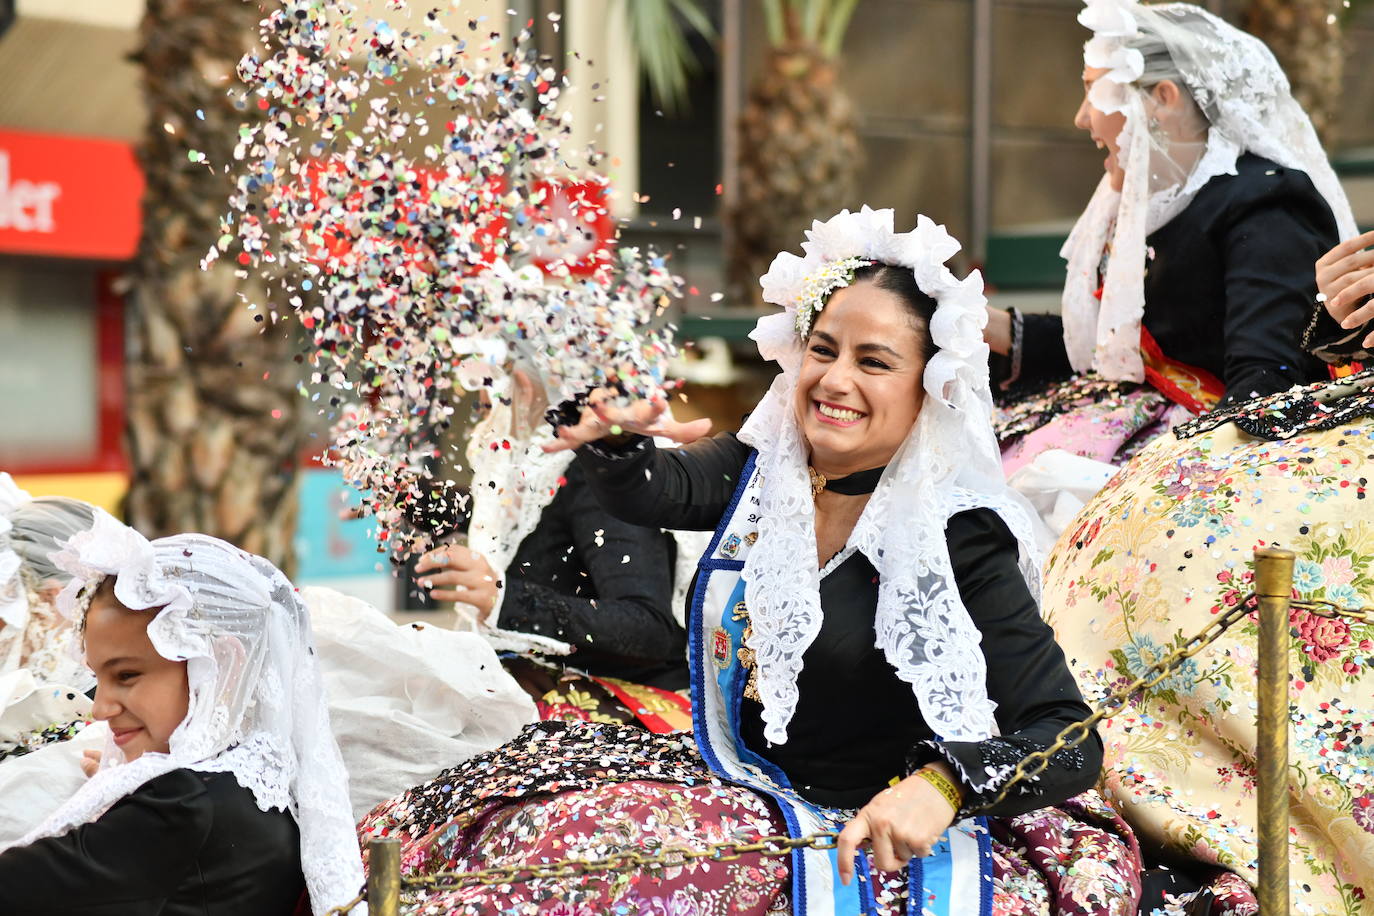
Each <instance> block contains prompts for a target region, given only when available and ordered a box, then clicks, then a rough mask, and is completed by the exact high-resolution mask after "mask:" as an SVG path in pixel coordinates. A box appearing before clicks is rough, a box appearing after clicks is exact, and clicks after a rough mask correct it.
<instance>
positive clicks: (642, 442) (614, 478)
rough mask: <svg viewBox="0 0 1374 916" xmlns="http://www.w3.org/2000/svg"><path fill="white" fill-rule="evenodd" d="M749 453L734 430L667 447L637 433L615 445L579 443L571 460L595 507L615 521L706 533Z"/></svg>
mask: <svg viewBox="0 0 1374 916" xmlns="http://www.w3.org/2000/svg"><path fill="white" fill-rule="evenodd" d="M749 452H750V449H749V446H747V445H745V444H744V443H743V442H741V441H739V439H738V438H737V437H736V436H735V434H734V433H720V434H719V435H716V436H712V437H710V438H709V439H698V440H697V441H696V442H693V443H691V444H690V445H684V446H682V447H681V448H668V449H660V448H655V447H654V443H653V440H651V439H645V438H643V437H642V436H641V437H636V438H634V439H631V440H630V441H629V442H627V443H626V444H625V445H623V446H620V447H617V448H610V447H607V446H605V445H598V444H596V443H593V444H591V445H584V446H583V447H582V448H580V449H578V450H577V461H578V464H580V465H581V466H582V468H583V470H585V471H586V473H587V481H588V483H589V484H590V485H591V488H592V490H593V492H595V493H596V497H597V499H598V500H599V501H600V502H601V505H602V506H604V507H605V508H606V511H608V512H610V513H611V514H612V515H614V516H615V517H616V518H618V519H620V520H621V521H624V522H629V523H630V524H632V525H644V526H645V527H650V528H675V529H679V530H684V531H712V530H714V529H715V527H716V526H717V525H718V524H720V518H721V516H722V515H724V514H725V510H726V509H727V508H728V507H729V505H730V498H731V497H732V496H733V495H734V493H735V488H736V487H737V486H738V485H739V478H740V472H741V471H743V470H744V464H745V462H746V461H747V460H748V459H749Z"/></svg>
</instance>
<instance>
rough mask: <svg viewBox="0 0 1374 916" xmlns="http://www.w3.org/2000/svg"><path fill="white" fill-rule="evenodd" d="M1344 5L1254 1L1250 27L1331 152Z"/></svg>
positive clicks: (1325, 0) (1326, 0)
mask: <svg viewBox="0 0 1374 916" xmlns="http://www.w3.org/2000/svg"><path fill="white" fill-rule="evenodd" d="M1343 12H1344V7H1343V6H1342V4H1341V0H1250V3H1249V6H1248V7H1247V9H1246V11H1245V28H1246V30H1247V31H1249V32H1250V33H1251V34H1252V35H1255V36H1258V37H1259V38H1260V39H1262V40H1263V41H1264V43H1265V44H1267V45H1269V48H1270V50H1272V51H1273V52H1274V56H1275V57H1277V58H1278V60H1279V64H1280V65H1282V67H1283V71H1284V72H1285V73H1287V74H1288V80H1289V82H1291V83H1292V84H1293V96H1294V98H1296V99H1297V100H1298V103H1299V104H1300V105H1302V107H1303V108H1305V109H1306V110H1307V113H1308V115H1309V116H1310V117H1311V118H1312V123H1313V125H1314V126H1315V127H1316V128H1317V135H1318V136H1320V137H1321V138H1322V142H1323V143H1325V144H1326V146H1327V148H1328V149H1330V148H1331V145H1332V143H1333V141H1334V140H1335V132H1336V125H1337V123H1338V120H1339V115H1340V99H1341V77H1342V75H1343V74H1344V71H1345V48H1344V41H1343V36H1342V30H1341V16H1342V14H1343Z"/></svg>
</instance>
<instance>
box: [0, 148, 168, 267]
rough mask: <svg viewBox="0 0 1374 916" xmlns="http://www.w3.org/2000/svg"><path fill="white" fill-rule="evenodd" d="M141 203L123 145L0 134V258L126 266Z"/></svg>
mask: <svg viewBox="0 0 1374 916" xmlns="http://www.w3.org/2000/svg"><path fill="white" fill-rule="evenodd" d="M142 198H143V173H142V172H140V171H139V168H138V163H137V161H136V160H135V159H134V151H133V147H131V146H130V145H129V144H127V143H120V142H117V141H114V140H92V139H88V138H84V137H62V136H57V135H54V134H31V133H20V132H17V131H0V252H4V253H8V254H34V255H48V256H53V257H64V258H90V259H93V260H109V261H125V260H128V259H129V258H132V257H133V255H134V252H135V250H137V248H138V235H139V229H140V227H141V225H142V222H141V211H140V206H141V203H142Z"/></svg>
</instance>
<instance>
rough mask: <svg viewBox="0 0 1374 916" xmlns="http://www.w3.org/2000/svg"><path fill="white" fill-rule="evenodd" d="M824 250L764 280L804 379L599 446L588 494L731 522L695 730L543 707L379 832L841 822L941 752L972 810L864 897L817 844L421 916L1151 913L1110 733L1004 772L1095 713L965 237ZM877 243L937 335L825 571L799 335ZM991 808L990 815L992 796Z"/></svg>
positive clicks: (477, 856)
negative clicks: (914, 292)
mask: <svg viewBox="0 0 1374 916" xmlns="http://www.w3.org/2000/svg"><path fill="white" fill-rule="evenodd" d="M804 248H805V249H806V250H807V252H808V255H807V259H800V258H792V262H795V263H792V262H789V261H788V260H787V258H789V257H790V256H780V258H779V262H778V263H775V266H774V270H773V271H770V274H769V276H767V277H765V278H764V289H765V295H766V296H767V297H768V298H770V301H776V302H779V303H780V304H783V305H784V306H785V307H786V308H787V311H786V312H785V313H784V314H781V315H775V316H769V317H768V318H765V319H763V320H761V321H760V324H759V328H758V330H757V331H756V332H755V339H756V340H758V341H759V343H760V350H761V352H763V354H764V355H765V356H766V357H769V358H773V359H777V360H778V361H779V363H780V364H781V365H782V367H783V373H782V375H781V376H780V377H779V379H778V380H777V381H776V382H775V385H774V389H773V390H772V391H771V392H770V393H769V395H768V396H767V397H766V398H765V399H764V401H763V402H762V403H761V404H760V405H759V407H758V409H756V410H755V411H754V413H753V414H752V415H751V417H750V420H749V423H748V424H746V426H745V428H744V429H743V430H742V431H741V433H740V434H739V436H732V435H725V436H719V437H716V438H713V439H708V440H704V441H701V442H698V443H694V444H692V445H690V446H686V447H683V448H681V449H676V450H660V449H658V448H656V447H655V446H654V445H653V443H652V442H651V441H649V440H646V439H636V440H632V441H631V442H630V443H628V444H627V445H626V446H625V447H622V448H610V447H604V446H589V447H587V448H584V449H582V450H581V451H580V452H579V457H578V461H579V463H581V464H582V466H583V468H584V470H585V471H586V472H587V474H588V479H589V482H590V484H591V486H592V487H593V488H594V489H595V490H596V491H597V492H598V494H599V495H600V497H601V500H602V502H603V503H604V504H605V505H606V506H607V508H609V509H611V510H612V511H614V512H615V513H616V514H617V515H620V516H621V517H622V518H625V519H626V520H628V521H631V522H637V523H640V524H646V525H665V524H669V523H671V524H672V525H673V527H689V528H690V527H696V528H709V529H714V531H715V533H714V535H713V538H712V542H711V544H710V546H709V549H708V550H707V551H706V553H705V554H704V555H703V556H702V558H701V560H700V563H699V565H698V573H697V577H696V582H695V586H694V589H693V597H692V603H691V608H690V615H689V620H688V634H689V643H690V662H691V672H692V699H693V703H692V711H693V718H694V731H693V737H694V739H695V745H694V746H693V744H689V743H688V742H687V741H686V740H684V739H682V738H673V737H660V736H653V735H648V734H644V733H633V732H630V731H627V730H625V729H617V728H616V727H615V726H610V725H605V726H582V727H580V728H579V727H571V726H567V725H561V724H555V723H543V724H541V725H540V726H537V727H535V728H534V729H533V730H531V731H528V732H527V733H526V734H525V735H524V736H522V737H521V738H520V739H517V740H516V741H514V742H512V743H511V744H509V745H507V746H506V747H505V748H503V749H502V750H501V751H499V752H497V753H495V754H492V755H484V756H480V757H477V758H474V759H473V760H471V761H468V762H467V763H465V764H463V765H461V766H459V767H456V768H454V769H453V770H450V771H446V772H445V773H443V774H440V776H439V777H438V778H436V779H434V780H431V781H430V782H429V783H427V784H425V785H422V786H419V787H417V788H415V789H413V790H411V791H410V792H408V793H406V794H405V795H403V796H401V797H400V798H398V799H395V800H393V801H392V802H390V803H387V804H385V805H382V806H379V808H378V809H377V810H376V811H375V812H373V814H372V815H370V816H369V817H368V818H367V819H365V820H364V822H363V823H362V824H361V825H360V830H361V832H362V834H363V835H364V836H369V835H377V834H385V835H390V836H398V837H400V838H401V839H402V842H403V868H405V869H408V870H412V871H419V872H428V871H435V870H448V869H457V870H464V869H469V868H473V867H476V866H479V865H480V866H482V867H485V866H491V865H500V864H512V863H519V862H523V861H544V860H548V859H554V858H562V857H567V856H574V857H589V856H597V855H602V854H605V853H607V852H610V851H618V850H624V849H629V848H634V849H646V848H647V849H651V850H652V849H655V848H660V847H665V846H688V847H693V848H699V847H701V846H702V845H704V844H705V843H709V842H713V841H721V840H740V839H747V838H749V837H751V836H756V835H758V834H760V833H767V834H772V833H785V834H788V835H791V836H794V837H802V836H806V835H808V834H811V833H813V832H815V831H818V830H829V829H836V828H838V827H840V826H842V825H843V824H844V823H846V822H847V821H849V820H850V819H851V818H852V817H853V815H854V813H855V811H856V809H858V808H859V807H861V806H863V805H866V804H867V803H868V802H869V801H870V800H871V799H872V798H873V796H874V795H875V794H876V793H877V792H879V791H881V790H882V789H883V788H884V787H886V786H887V785H888V784H889V783H890V782H891V781H892V780H893V779H897V778H901V777H903V776H905V775H907V774H908V773H910V772H912V771H913V770H914V769H917V768H919V767H921V766H923V765H924V764H926V763H928V762H931V761H934V760H944V761H946V762H947V763H949V764H950V765H951V766H952V767H953V768H954V769H955V771H956V772H957V773H958V774H959V777H960V779H961V781H962V782H963V783H964V784H965V785H966V786H967V789H968V795H967V797H966V799H965V810H964V811H962V812H960V817H959V819H958V820H957V821H956V823H955V824H954V825H953V826H951V827H950V829H949V830H948V831H947V832H946V834H945V835H944V837H943V838H942V839H941V841H940V842H939V843H938V844H937V847H936V849H935V850H934V852H933V853H932V855H931V856H929V857H926V858H924V859H914V860H912V862H911V863H910V865H909V866H908V867H906V868H904V869H902V870H901V871H900V872H897V873H890V874H889V873H882V872H879V871H877V870H876V869H875V868H874V867H873V865H872V863H871V861H870V860H869V858H868V856H867V855H866V854H861V855H859V856H858V858H857V862H856V867H857V874H858V880H856V881H855V882H854V883H852V884H850V885H849V886H844V885H843V884H842V883H841V882H840V881H839V880H838V878H837V876H836V873H835V872H836V868H837V860H836V853H835V852H834V851H833V850H825V849H815V848H810V849H805V850H800V851H797V852H794V853H793V854H791V855H790V857H789V858H788V859H787V860H786V861H785V865H786V867H785V868H784V867H782V865H783V862H781V861H779V860H774V859H764V858H763V857H761V856H759V855H757V854H751V855H746V856H744V857H742V858H741V859H739V860H737V861H731V862H710V861H697V862H695V863H692V864H688V865H684V866H678V867H672V868H667V869H662V870H654V871H644V870H641V871H635V872H627V873H619V874H612V875H609V876H607V878H606V879H604V880H591V879H579V880H578V881H576V882H574V883H572V884H569V883H567V882H554V881H550V880H541V881H534V882H527V883H520V884H512V885H508V886H505V885H503V886H499V887H496V888H491V889H488V888H469V889H464V890H456V891H443V892H439V893H436V894H434V895H431V896H429V897H428V898H427V899H426V900H425V901H424V902H423V903H422V904H421V907H420V911H421V912H426V911H429V912H446V913H496V912H499V913H510V914H525V913H541V912H543V913H577V914H581V913H594V912H636V913H640V912H655V913H660V912H661V913H694V914H699V916H706V914H716V913H719V914H725V913H759V914H762V913H766V912H795V913H806V914H817V916H820V914H832V913H851V912H856V911H857V912H864V913H870V914H877V913H894V914H895V913H925V912H929V913H948V914H979V916H983V914H991V913H993V912H997V913H1061V912H1064V913H1069V912H1071V913H1103V914H1105V913H1121V914H1125V913H1132V912H1134V911H1135V906H1136V900H1137V898H1138V896H1139V860H1138V856H1137V853H1136V849H1135V846H1134V840H1133V838H1132V837H1131V834H1130V832H1129V831H1128V830H1125V829H1124V827H1123V825H1122V824H1121V822H1120V821H1119V820H1117V819H1116V818H1115V816H1114V815H1113V814H1112V813H1111V812H1110V809H1108V808H1106V806H1105V805H1104V804H1103V803H1102V802H1101V800H1100V799H1099V798H1097V797H1096V796H1095V795H1093V794H1091V793H1087V794H1083V795H1079V796H1077V797H1075V798H1072V799H1071V798H1070V797H1071V796H1074V795H1075V793H1078V792H1082V791H1083V790H1084V789H1087V788H1088V787H1090V786H1091V785H1092V783H1093V781H1094V779H1095V777H1096V772H1097V755H1098V753H1099V749H1098V746H1097V743H1096V740H1095V739H1094V738H1090V739H1089V740H1088V741H1086V742H1085V743H1083V744H1081V745H1079V746H1078V747H1076V748H1073V749H1068V750H1062V751H1060V752H1059V753H1057V754H1055V755H1054V756H1053V757H1051V759H1050V765H1049V767H1048V769H1047V770H1046V771H1045V772H1044V773H1042V774H1041V775H1040V776H1039V777H1038V778H1037V779H1033V780H1029V781H1025V782H1022V783H1020V784H1019V785H1017V786H1015V787H1014V788H1012V787H1006V783H1007V780H1008V777H1009V774H1010V773H1011V771H1012V769H1013V768H1014V765H1015V763H1016V761H1018V760H1019V759H1020V758H1021V757H1023V756H1024V755H1025V754H1026V753H1028V752H1029V751H1031V750H1035V749H1041V748H1045V747H1047V746H1048V744H1049V742H1050V740H1051V738H1052V736H1053V735H1054V734H1055V733H1056V732H1057V731H1059V729H1061V728H1062V727H1063V726H1064V725H1066V724H1068V723H1069V722H1070V721H1073V720H1076V719H1080V718H1083V717H1084V716H1085V715H1086V714H1087V709H1086V707H1085V706H1084V705H1083V703H1082V700H1081V698H1080V697H1079V695H1078V694H1077V692H1076V689H1075V688H1074V685H1073V683H1072V680H1071V678H1070V677H1069V675H1068V672H1067V671H1066V670H1065V667H1064V660H1063V656H1062V654H1061V653H1060V651H1059V649H1058V648H1057V646H1056V645H1055V644H1054V642H1053V641H1052V640H1051V639H1050V638H1049V632H1048V629H1047V627H1046V626H1045V624H1044V623H1043V622H1042V621H1041V619H1040V616H1039V613H1038V610H1037V608H1036V604H1035V600H1034V598H1033V596H1032V593H1031V587H1030V582H1032V581H1034V578H1035V577H1034V576H1032V578H1031V579H1030V580H1028V579H1027V578H1026V571H1027V569H1028V568H1031V569H1033V568H1034V567H1033V566H1032V567H1027V566H1026V565H1024V564H1023V562H1022V561H1023V560H1024V559H1025V557H1023V555H1022V550H1021V548H1024V547H1026V546H1027V545H1028V544H1029V541H1030V533H1029V522H1028V519H1027V518H1026V516H1025V514H1024V512H1023V510H1022V508H1021V506H1020V504H1019V502H1018V501H1017V500H1016V498H1015V497H1014V495H1013V494H1009V493H1008V492H1007V490H1006V487H1005V485H1004V484H1003V483H1002V481H1001V478H1000V474H999V473H998V469H999V464H998V457H997V450H996V445H995V442H994V441H993V440H992V437H991V432H990V425H989V414H990V409H991V405H990V399H989V397H988V394H987V380H986V370H985V368H984V366H985V365H986V362H985V361H986V350H985V347H984V345H983V344H982V343H981V326H982V320H983V319H984V317H985V312H984V310H983V303H984V300H983V297H982V293H981V290H982V285H981V278H979V277H977V276H976V275H975V276H973V277H971V278H969V279H968V280H964V281H959V280H956V279H955V278H954V277H953V275H952V274H950V273H949V271H948V270H947V269H946V268H945V267H944V266H943V262H944V261H945V260H946V259H947V258H949V257H950V256H951V255H952V254H953V253H954V252H955V251H957V249H958V245H957V243H955V242H953V240H952V239H950V238H949V236H948V235H947V234H946V233H945V232H944V230H943V229H942V228H940V227H937V226H934V225H933V224H931V223H930V222H929V221H928V220H925V219H924V218H922V219H921V222H920V223H919V225H918V227H917V230H916V231H913V232H911V233H904V234H900V235H899V234H896V233H894V232H893V231H892V213H891V211H870V210H868V209H867V208H865V209H864V211H863V212H861V213H859V214H850V213H848V212H845V213H842V214H840V215H839V216H837V217H835V218H834V219H832V220H831V221H829V222H828V223H825V224H819V223H818V224H817V225H816V226H815V227H814V228H813V229H812V231H811V232H810V233H808V242H807V244H806V245H805V246H804ZM853 258H863V259H867V260H868V261H870V262H877V261H881V262H883V263H888V264H897V265H900V266H903V267H907V268H909V269H912V270H913V273H914V275H915V276H916V277H917V279H918V282H919V283H920V285H921V288H922V289H923V290H926V291H927V292H928V294H930V295H932V296H933V297H934V298H935V299H936V300H937V301H938V302H939V307H938V308H937V309H936V312H935V318H934V319H933V320H932V321H931V335H932V338H933V340H934V342H935V344H936V346H937V347H938V348H939V352H938V353H937V354H936V356H935V357H933V358H932V359H931V361H930V362H929V364H928V365H927V366H926V367H925V375H924V382H925V387H926V391H927V400H926V402H925V406H924V407H923V408H922V411H921V413H920V415H919V417H918V419H917V421H916V424H915V427H914V428H913V430H912V432H911V434H910V436H909V438H908V440H907V442H906V444H905V445H904V446H903V447H902V448H901V449H900V450H899V452H898V455H897V456H895V457H894V459H893V461H892V463H891V464H890V465H889V466H888V467H887V468H886V469H885V470H884V471H882V472H881V474H880V475H875V480H874V484H873V486H874V489H873V490H872V493H873V495H872V497H871V498H870V499H869V501H868V503H867V506H866V508H865V509H864V512H863V515H862V517H861V518H860V521H859V522H858V523H857V524H856V526H855V529H854V531H853V533H852V535H851V537H850V539H849V543H848V545H847V546H846V548H845V549H844V550H843V551H842V552H841V554H840V555H839V556H837V557H836V558H834V559H833V560H832V561H831V562H829V563H828V564H827V565H826V567H825V568H824V569H819V570H818V569H816V568H815V564H814V562H813V561H812V558H814V556H815V534H814V508H813V504H812V495H811V490H810V486H811V485H810V481H809V480H808V476H807V465H806V449H805V445H804V443H803V441H802V438H801V434H800V429H799V426H798V423H797V418H796V415H795V412H794V410H793V408H792V400H791V399H792V394H793V388H794V386H795V384H796V373H797V370H798V367H799V365H800V362H801V347H802V342H801V340H800V339H799V338H798V336H797V332H796V330H795V328H796V327H797V326H798V320H799V319H798V315H799V308H800V306H801V304H802V303H803V302H804V301H805V300H806V299H807V297H808V296H813V295H814V294H815V290H816V287H817V285H818V283H819V282H820V281H817V280H816V279H815V278H816V277H817V276H821V277H824V278H826V282H828V284H829V285H828V288H826V289H824V290H822V293H823V294H828V293H829V292H830V291H831V290H833V289H834V288H836V287H837V286H839V285H843V283H840V282H835V281H836V279H837V278H842V275H843V269H842V268H843V267H844V265H845V264H846V263H847V262H848V261H849V259H853ZM837 264H838V265H839V266H840V268H841V269H839V270H836V268H835V265H837ZM811 305H812V307H813V308H819V307H820V306H821V305H823V301H822V302H819V303H815V302H813V303H811ZM956 456H957V460H956ZM803 661H804V664H803ZM1004 788H1007V791H1006V793H1005V794H1006V797H1005V798H1002V799H1000V800H999V799H998V796H999V795H1000V794H1002V790H1003V789H1004ZM981 805H986V807H985V808H984V809H983V811H986V814H987V816H984V814H983V813H982V811H974V807H975V806H981ZM1054 805H1059V807H1052V806H1054Z"/></svg>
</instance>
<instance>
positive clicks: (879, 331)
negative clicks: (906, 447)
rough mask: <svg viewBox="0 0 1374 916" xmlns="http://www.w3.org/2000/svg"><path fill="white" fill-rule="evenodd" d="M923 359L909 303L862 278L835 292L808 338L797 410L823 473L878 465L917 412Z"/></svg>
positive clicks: (816, 464) (814, 462)
mask: <svg viewBox="0 0 1374 916" xmlns="http://www.w3.org/2000/svg"><path fill="white" fill-rule="evenodd" d="M924 371H925V360H924V359H923V358H922V356H921V337H920V335H919V334H918V333H917V331H916V327H915V325H914V323H913V318H912V315H911V311H910V309H909V308H908V307H907V306H906V305H905V304H904V303H903V302H902V300H901V298H900V297H899V296H898V295H897V294H896V293H892V292H889V291H888V290H885V289H879V288H878V287H877V286H876V285H874V284H873V283H871V282H860V283H856V284H855V285H853V286H848V287H845V288H844V289H840V290H836V291H835V293H834V294H833V295H831V297H830V300H829V302H827V303H826V305H825V308H824V309H822V311H821V313H820V316H819V317H818V318H817V320H816V324H815V327H814V329H813V330H812V331H811V337H810V338H809V339H808V340H807V342H806V353H805V355H804V356H803V358H802V366H801V373H800V375H799V377H798V382H797V395H796V404H795V407H796V410H797V417H798V419H799V420H800V421H801V428H802V433H803V435H805V436H806V441H807V444H808V445H809V446H810V447H811V463H812V465H813V466H814V467H815V468H816V469H817V470H818V471H821V472H822V473H824V474H826V475H827V476H839V475H842V474H852V473H854V472H855V471H862V470H866V469H868V468H876V467H882V466H883V465H885V464H887V463H888V462H889V461H891V459H892V456H893V455H894V454H895V453H896V451H897V449H898V448H899V447H900V446H901V444H902V442H904V441H905V440H906V437H907V434H908V433H910V432H911V427H912V425H913V424H914V423H915V422H916V415H917V414H918V413H920V410H921V400H922V397H923V396H924V389H922V387H921V376H922V374H923V373H924Z"/></svg>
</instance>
